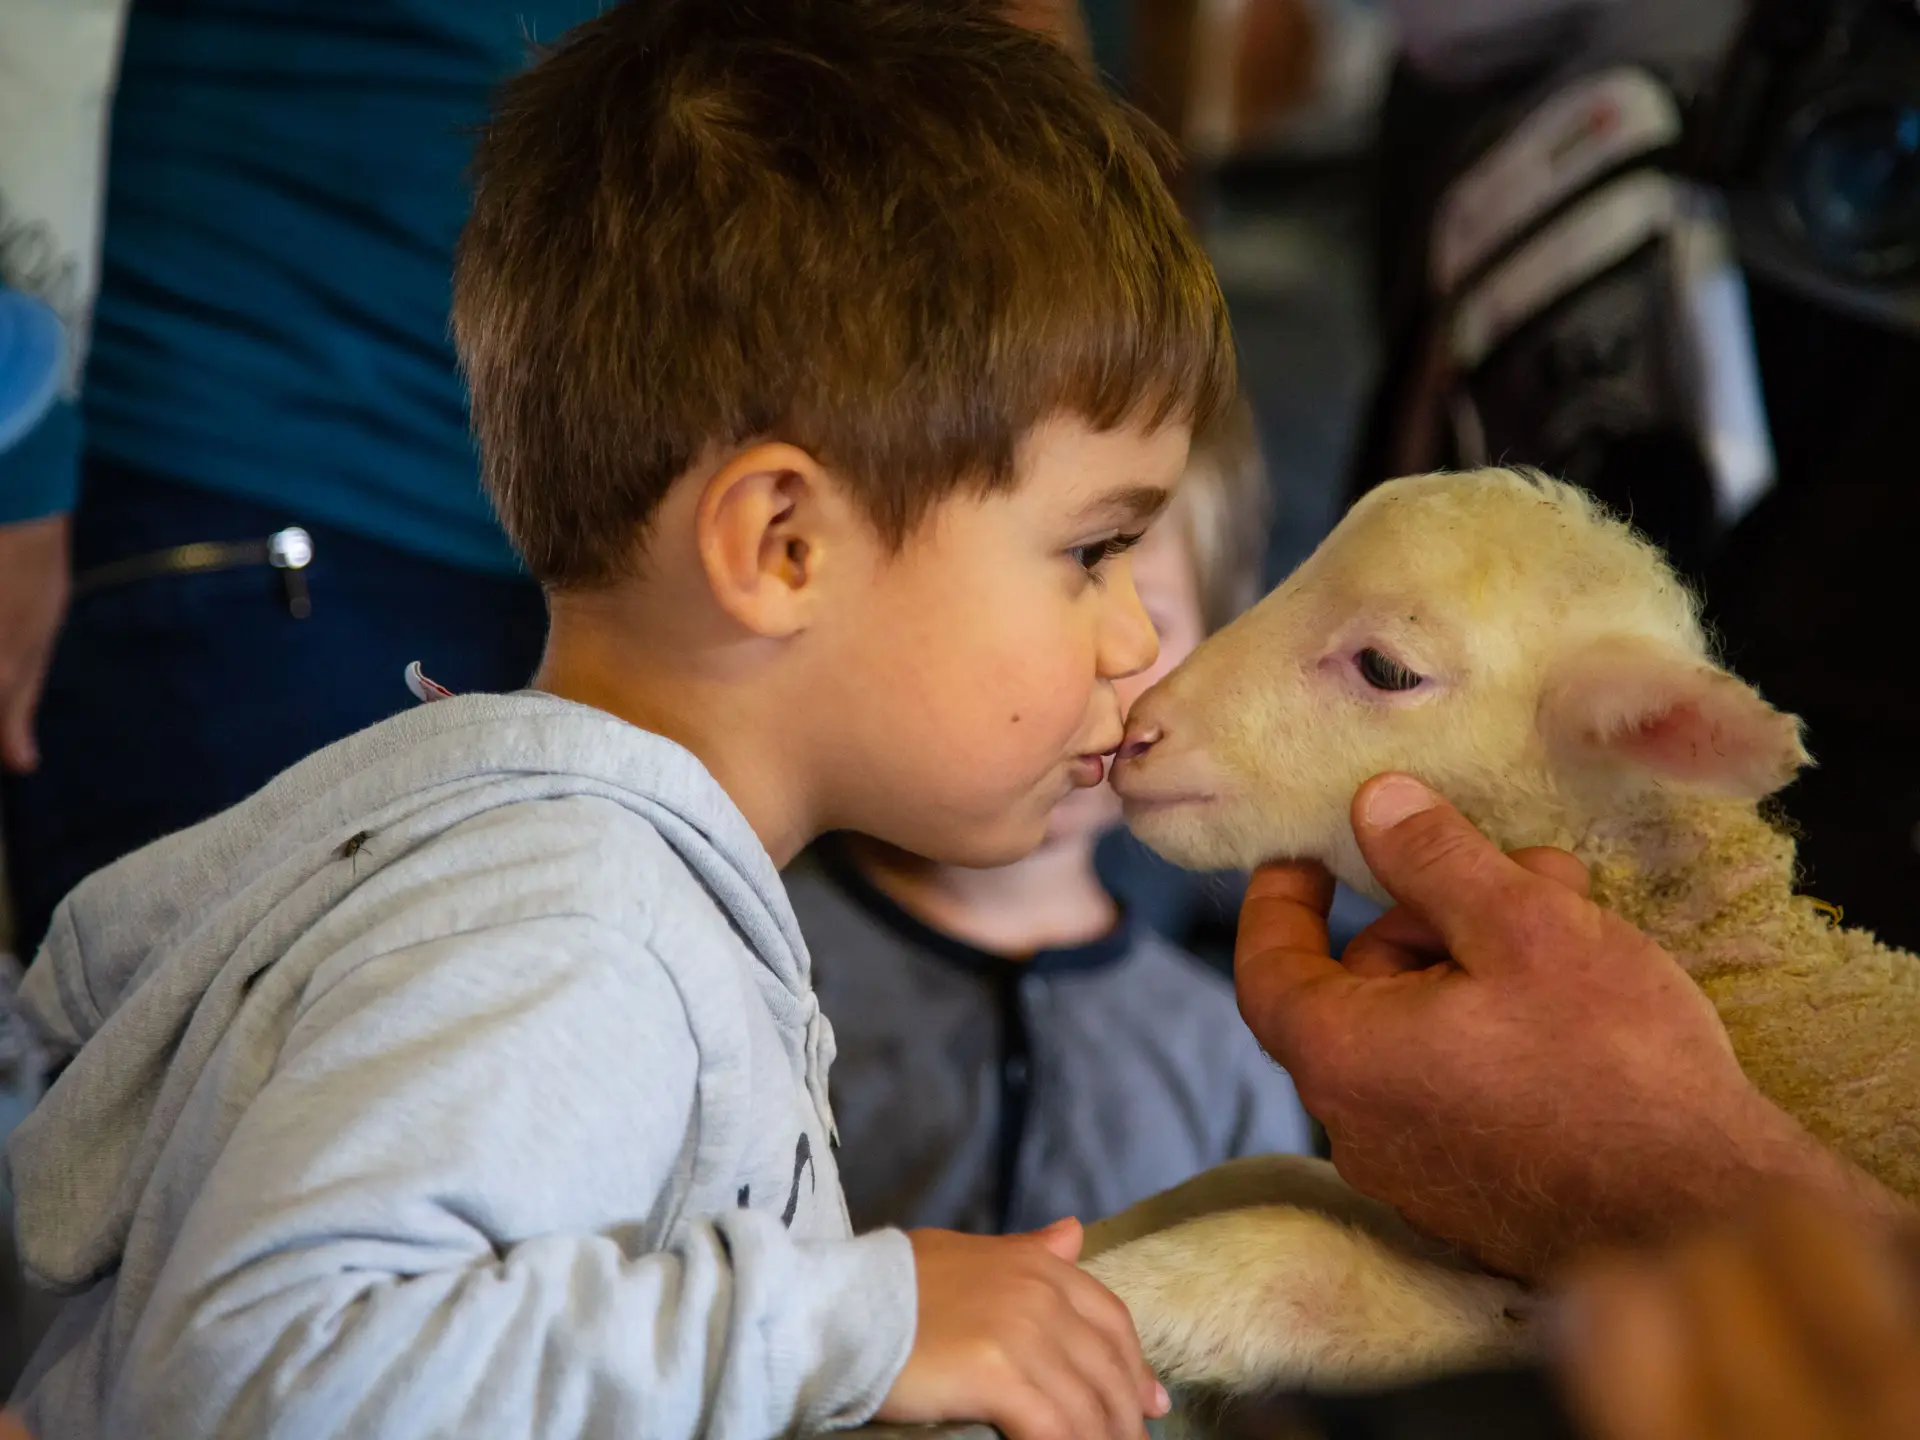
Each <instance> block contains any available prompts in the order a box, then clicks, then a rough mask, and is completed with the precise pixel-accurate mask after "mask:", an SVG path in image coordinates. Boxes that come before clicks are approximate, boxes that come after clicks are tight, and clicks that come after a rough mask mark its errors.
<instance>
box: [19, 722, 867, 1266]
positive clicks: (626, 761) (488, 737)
mask: <svg viewBox="0 0 1920 1440" xmlns="http://www.w3.org/2000/svg"><path fill="white" fill-rule="evenodd" d="M574 796H592V797H598V798H601V799H604V800H609V801H612V802H613V803H615V804H617V805H620V806H622V807H623V808H625V809H627V810H630V811H632V812H633V813H635V814H636V815H638V816H640V817H642V818H644V819H645V820H646V821H647V822H648V823H649V824H650V825H652V826H653V828H654V829H655V830H656V831H657V832H658V833H659V834H660V836H661V837H662V838H663V839H664V840H665V841H666V843H667V844H668V845H669V846H671V847H672V849H673V850H674V852H675V853H676V855H678V857H679V858H680V859H681V860H682V861H683V862H684V863H685V864H686V866H687V867H688V869H689V870H691V871H692V872H693V873H694V875H695V876H696V877H697V878H698V879H699V880H700V882H701V883H702V885H703V886H704V887H705V888H706V890H707V891H708V892H709V893H710V894H711V895H712V897H713V898H714V900H715V902H716V903H717V904H718V905H719V906H720V907H721V908H722V909H723V910H724V911H725V913H726V915H727V916H728V918H729V920H730V921H731V923H732V924H733V926H734V927H735V929H736V930H737V931H738V932H739V934H740V936H741V938H742V939H743V940H744V942H745V943H746V944H747V946H748V947H749V948H750V949H751V950H752V951H753V952H754V953H755V955H756V956H757V957H758V959H759V961H760V963H762V964H763V965H764V966H765V967H766V968H767V969H768V970H769V971H770V972H771V973H772V974H773V976H774V977H776V978H777V980H778V982H779V984H778V986H777V987H776V989H777V990H779V991H784V992H785V993H786V995H787V996H789V997H791V998H790V1002H786V1001H783V1008H786V1006H787V1005H788V1004H789V1003H790V1006H791V1013H792V1017H793V1019H794V1020H795V1021H796V1022H798V1023H800V1024H803V1025H804V1027H805V1034H806V1048H807V1055H806V1062H807V1063H806V1068H807V1076H808V1086H809V1089H810V1090H811V1091H812V1093H813V1099H814V1103H815V1105H816V1106H817V1107H818V1108H819V1109H820V1111H821V1114H822V1117H823V1120H825V1122H826V1124H827V1126H828V1128H829V1130H831V1123H832V1122H831V1118H830V1114H829V1112H828V1110H827V1106H826V1074H827V1068H828V1065H829V1064H830V1062H831V1060H832V1049H833V1040H832V1032H831V1030H830V1029H829V1028H828V1026H827V1025H826V1023H825V1020H824V1018H823V1017H821V1016H820V1014H819V1007H818V1002H817V1001H815V1000H814V997H813V992H812V986H811V983H810V976H809V965H808V959H807V952H806V947H805V943H804V942H803V941H802V939H801V936H800V929H799V926H798V924H797V922H796V921H795V919H794V916H793V911H792V908H791V906H790V905H789V903H788V901H787V896H786V891H785V888H784V887H783V886H782V884H781V881H780V877H779V874H778V872H777V871H776V870H775V868H774V865H773V861H772V858H771V857H770V856H769V855H768V854H767V852H766V850H765V848H764V847H763V846H762V845H761V844H760V841H759V839H758V837H757V836H755V834H754V833H753V830H752V827H751V826H749V825H748V823H747V820H746V817H745V816H743V815H742V814H741V813H740V811H739V809H738V807H736V806H735V805H734V804H733V802H732V800H731V799H730V798H729V797H728V796H727V795H726V793H725V792H724V791H723V790H722V789H721V788H720V786H719V784H718V783H717V782H716V781H715V780H714V779H713V777H712V776H711V775H710V774H709V773H708V772H707V770H706V768H705V767H704V766H703V765H702V764H701V763H700V761H699V760H698V759H696V758H695V757H694V756H693V755H692V754H691V753H690V752H688V751H687V750H685V749H683V748H682V747H680V746H679V745H676V744H674V743H673V742H672V741H670V740H667V739H664V738H663V737H661V736H658V735H654V734H651V733H650V732H648V731H645V730H641V729H638V728H636V727H635V726H632V725H629V724H627V723H626V722H625V721H622V720H619V719H616V718H615V717H613V716H612V715H609V714H607V713H605V712H603V711H599V710H594V709H591V708H589V707H586V706H582V705H576V704H574V703H572V702H570V701H565V700H559V699H556V698H554V697H551V696H546V695H539V694H531V693H522V694H518V695H476V696H462V697H457V698H450V699H446V700H441V701H439V702H438V703H435V704H431V705H422V706H420V707H418V708H417V709H414V710H412V711H409V712H408V713H406V714H403V715H400V716H398V717H396V718H395V719H392V720H389V721H386V722H385V723H383V724H380V725H377V726H374V727H373V728H372V729H369V730H365V731H362V732H361V733H360V734H358V735H354V736H351V737H349V738H348V739H346V740H343V741H341V742H339V743H338V744H336V745H333V746H330V747H329V748H328V749H326V750H323V751H321V752H320V753H318V754H316V755H314V756H312V757H310V758H309V759H307V760H305V761H303V762H302V763H300V764H299V765H297V766H295V767H294V768H293V769H291V770H288V771H287V772H286V773H284V774H283V775H281V776H280V777H279V778H278V779H276V780H274V781H273V782H272V783H271V784H269V785H268V786H267V787H266V788H265V789H263V790H261V791H259V792H258V793H257V794H255V795H254V796H252V797H251V798H250V799H248V800H246V801H243V802H242V803H241V804H239V805H237V806H235V807H233V808H232V809H230V810H227V811H224V812H223V813H221V814H219V815H216V816H214V817H213V818H211V819H209V820H207V821H205V822H203V823H202V824H200V825H197V826H195V827H193V828H192V829H189V830H184V831H181V832H180V833H179V834H176V835H172V836H168V837H167V838H165V839H162V840H159V841H156V842H155V843H154V844H152V845H149V846H147V847H146V848H145V849H142V850H139V851H136V852H135V853H134V854H132V855H129V856H127V857H126V858H125V859H123V860H121V861H119V862H117V863H116V864H114V865H111V866H109V867H108V868H106V869H104V870H101V871H99V872H97V873H96V874H94V875H92V876H90V877H89V878H88V879H87V880H86V881H84V882H83V883H82V884H81V885H79V886H78V887H77V888H76V889H75V890H74V891H73V893H72V894H70V895H69V896H68V897H67V898H66V899H65V900H64V901H62V902H61V905H60V907H59V909H58V910H57V911H56V913H55V915H54V918H53V922H52V925H51V927H50V929H49V931H48V935H47V939H46V941H45V943H44V944H43V945H42V946H41V948H40V952H39V954H38V956H37V957H36V958H35V960H34V963H33V965H32V967H31V968H30V969H29V970H28V972H27V975H26V978H25V980H24V982H23V983H22V985H21V989H20V997H19V999H20V1006H21V1009H22V1012H23V1013H24V1014H25V1015H26V1016H27V1018H28V1020H29V1021H30V1022H31V1023H32V1025H33V1027H34V1029H35V1031H36V1033H37V1038H38V1039H39V1041H40V1043H41V1044H42V1045H43V1046H44V1047H45V1048H46V1050H47V1052H48V1053H49V1056H50V1058H51V1060H52V1062H53V1064H54V1065H56V1066H58V1065H60V1064H61V1063H62V1062H66V1068H65V1070H64V1071H63V1072H61V1073H60V1075H59V1078H58V1080H57V1081H56V1083H55V1084H54V1086H53V1087H52V1089H51V1090H49V1091H48V1093H47V1095H46V1097H45V1098H44V1099H43V1100H42V1101H41V1103H40V1104H39V1106H38V1107H37V1108H36V1109H35V1110H34V1111H33V1112H32V1114H30V1115H29V1116H28V1117H27V1119H26V1120H25V1121H23V1122H22V1123H21V1125H20V1126H19V1128H18V1129H17V1130H16V1131H15V1132H14V1136H13V1139H12V1142H11V1144H10V1145H9V1147H8V1150H7V1156H6V1160H7V1169H8V1171H9V1177H10V1180H11V1188H12V1190H13V1193H14V1197H15V1204H16V1209H17V1220H18V1228H19V1232H20V1234H21V1236H22V1237H23V1240H30V1242H31V1244H30V1249H29V1250H28V1251H27V1252H26V1253H24V1254H23V1259H24V1260H25V1261H26V1263H27V1266H28V1268H29V1270H30V1271H31V1272H32V1273H33V1274H34V1275H35V1276H36V1278H38V1279H40V1280H41V1281H42V1282H43V1283H46V1284H49V1285H52V1286H54V1287H55V1288H58V1289H63V1290H73V1289H77V1288H82V1287H84V1286H86V1285H88V1284H90V1283H92V1282H93V1281H94V1280H96V1279H98V1278H99V1277H100V1276H102V1275H104V1274H105V1273H107V1272H108V1271H110V1270H111V1269H112V1268H113V1267H114V1265H115V1264H116V1263H117V1261H118V1259H119V1256H120V1255H121V1253H122V1251H123V1249H124V1247H125V1243H126V1238H127V1234H128V1228H129V1226H130V1225H131V1223H132V1219H133V1215H134V1212H135V1209H136V1207H137V1206H138V1204H139V1202H140V1198H141V1196H142V1194H143V1193H144V1192H145V1190H146V1188H147V1186H148V1185H149V1183H151V1182H152V1180H153V1177H154V1174H155V1171H156V1169H157V1167H158V1165H159V1163H160V1160H161V1155H162V1151H163V1150H164V1148H165V1147H166V1145H167V1142H168V1139H169V1136H170V1135H171V1133H172V1131H173V1127H174V1124H175V1122H176V1121H177V1120H178V1118H179V1116H180V1115H181V1113H182V1111H183V1109H184V1107H185V1105H186V1103H187V1100H188V1098H189V1096H190V1095H191V1093H192V1091H193V1089H194V1086H195V1083H196V1081H197V1080H198V1079H199V1077H200V1075H201V1073H202V1072H203V1071H204V1070H205V1069H206V1067H207V1066H208V1064H209V1063H210V1062H211V1061H212V1059H213V1058H214V1055H215V1053H216V1051H217V1050H218V1048H219V1045H220V1041H221V1038H222V1037H223V1035H224V1034H225V1033H226V1031H227V1029H228V1027H229V1026H230V1025H231V1024H232V1022H233V1019H234V1017H235V1015H236V1014H237V1013H238V1011H239V1008H240V1006H241V1004H242V1003H243V1002H244V1001H245V999H246V997H247V994H248V992H249V990H250V989H251V987H252V985H253V983H254V982H255V981H256V980H257V979H258V978H259V977H260V975H261V974H262V973H264V972H265V971H266V970H267V969H269V968H270V967H271V966H272V965H273V964H275V963H276V962H277V961H278V960H279V959H280V958H281V957H282V956H284V955H285V954H286V952H287V951H288V949H289V948H291V947H292V946H293V945H294V944H295V943H297V942H298V941H299V939H300V938H301V936H303V935H304V934H306V933H307V931H309V930H310V929H312V928H313V926H314V925H315V924H316V923H317V922H318V921H319V920H321V919H322V918H324V917H325V916H326V914H327V913H328V912H329V911H331V910H332V909H333V908H334V907H335V906H336V905H338V904H339V903H340V901H341V900H342V899H343V898H344V897H345V896H346V895H347V894H348V893H350V892H351V890H352V888H353V887H354V885H356V884H357V883H359V882H361V881H363V880H365V879H366V878H367V877H368V876H369V875H370V874H371V873H372V872H373V871H375V870H376V869H377V868H378V867H379V865H380V864H381V863H382V861H383V860H384V859H386V858H390V857H391V856H392V855H394V854H396V853H407V852H410V851H412V850H413V849H416V848H417V847H419V846H421V845H423V844H427V843H429V842H431V841H432V840H433V839H434V838H436V837H437V836H439V835H441V834H443V833H445V832H446V831H447V830H449V829H451V828H452V827H454V826H456V825H460V824H462V823H464V822H466V821H468V820H470V819H472V818H474V817H475V816H477V815H480V814H482V813H484V812H486V811H489V810H493V809H496V808H499V807H501V806H505V805H512V804H517V803H521V802H525V801H535V800H551V799H559V798H564V797H574ZM83 1047H84V1048H83ZM103 1196H106V1197H111V1198H110V1199H109V1200H107V1201H106V1203H105V1204H104V1206H103V1205H102V1204H101V1201H100V1199H99V1197H103Z"/></svg>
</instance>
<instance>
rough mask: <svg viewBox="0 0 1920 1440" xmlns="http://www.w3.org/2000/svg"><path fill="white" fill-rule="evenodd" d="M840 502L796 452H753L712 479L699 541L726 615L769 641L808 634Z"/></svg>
mask: <svg viewBox="0 0 1920 1440" xmlns="http://www.w3.org/2000/svg"><path fill="white" fill-rule="evenodd" d="M835 498H837V497H836V496H835V494H834V492H833V488H832V480H831V478H830V477H829V476H828V474H827V472H826V471H825V470H824V469H823V468H822V467H821V466H820V464H819V462H817V461H816V460H814V458H813V457H812V456H811V455H809V454H807V452H806V451H804V450H802V449H800V448H799V447H797V446H794V445H777V444H768V445H755V446H753V447H751V448H749V449H746V450H742V451H741V452H739V453H738V454H737V455H734V456H732V457H731V458H729V459H728V460H727V461H726V462H725V463H724V464H723V465H721V467H720V468H719V469H718V470H716V471H715V472H714V473H713V474H712V475H711V476H710V477H709V478H708V480H707V482H706V484H705V486H704V487H703V488H702V490H701V493H700V500H699V504H698V506H697V507H696V509H695V511H694V538H695V543H696V545H697V546H698V549H699V553H700V563H701V567H702V568H703V569H704V570H705V571H706V576H707V584H708V585H709V586H710V587H711V588H712V590H713V595H714V599H715V600H716V601H718V602H719V604H720V607H721V608H722V609H723V610H725V611H726V612H727V614H728V615H730V616H731V617H732V618H733V619H734V620H736V621H737V622H738V623H740V624H741V625H743V626H744V627H746V629H748V630H749V631H751V632H753V633H754V634H756V635H761V636H764V637H766V638H768V639H780V638H783V637H785V636H788V635H792V634H795V633H797V632H798V631H800V630H802V629H804V628H806V624H807V621H808V618H809V616H810V614H811V612H812V608H813V600H814V596H815V592H816V590H817V586H816V584H815V581H816V579H817V575H818V569H819V564H820V561H821V558H822V556H823V554H824V552H825V541H826V538H827V535H826V531H827V530H828V529H829V528H830V526H831V523H832V514H833V511H834V505H833V501H834V500H835Z"/></svg>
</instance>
